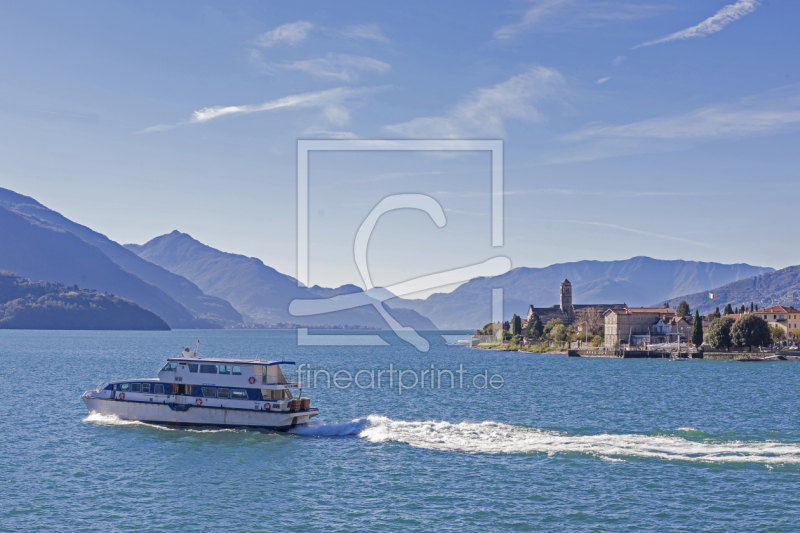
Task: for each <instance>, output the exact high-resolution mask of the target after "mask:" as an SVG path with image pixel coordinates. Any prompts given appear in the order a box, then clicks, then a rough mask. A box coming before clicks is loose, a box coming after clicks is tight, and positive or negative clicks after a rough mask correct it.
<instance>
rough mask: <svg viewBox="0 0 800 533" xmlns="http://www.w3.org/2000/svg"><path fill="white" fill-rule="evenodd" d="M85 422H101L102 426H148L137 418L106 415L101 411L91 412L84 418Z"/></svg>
mask: <svg viewBox="0 0 800 533" xmlns="http://www.w3.org/2000/svg"><path fill="white" fill-rule="evenodd" d="M83 421H84V422H89V423H92V424H99V425H101V426H146V425H147V424H145V423H143V422H138V421H136V420H122V419H121V418H119V417H118V416H116V415H104V414H101V413H89V416H87V417H86V418H84V419H83Z"/></svg>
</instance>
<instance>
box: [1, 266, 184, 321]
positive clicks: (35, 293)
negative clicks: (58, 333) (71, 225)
mask: <svg viewBox="0 0 800 533" xmlns="http://www.w3.org/2000/svg"><path fill="white" fill-rule="evenodd" d="M0 329H43V330H49V329H58V330H76V329H78V330H109V329H110V330H169V326H168V325H167V323H166V322H164V321H163V320H162V319H161V318H160V317H159V316H158V315H156V314H155V313H153V312H152V311H148V310H147V309H144V308H142V307H139V306H138V305H136V304H135V303H133V302H131V301H130V300H126V299H124V298H120V297H119V296H114V295H113V294H100V293H98V292H96V291H94V290H89V289H79V288H76V287H74V286H73V287H67V286H65V285H62V284H60V283H49V282H33V281H30V280H28V279H25V278H22V277H20V276H17V275H16V274H13V273H11V272H8V271H3V270H0Z"/></svg>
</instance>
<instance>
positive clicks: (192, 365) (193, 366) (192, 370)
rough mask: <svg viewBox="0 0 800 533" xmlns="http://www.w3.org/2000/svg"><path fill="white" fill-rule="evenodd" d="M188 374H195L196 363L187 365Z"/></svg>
mask: <svg viewBox="0 0 800 533" xmlns="http://www.w3.org/2000/svg"><path fill="white" fill-rule="evenodd" d="M189 372H197V363H189Z"/></svg>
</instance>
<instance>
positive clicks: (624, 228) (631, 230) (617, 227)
mask: <svg viewBox="0 0 800 533" xmlns="http://www.w3.org/2000/svg"><path fill="white" fill-rule="evenodd" d="M548 222H555V223H559V224H563V223H568V224H581V225H584V226H595V227H599V228H608V229H614V230H618V231H624V232H626V233H634V234H636V235H643V236H646V237H656V238H659V239H666V240H670V241H678V242H683V243H687V244H693V245H695V246H702V247H704V248H715V246H713V245H711V244H708V243H705V242H700V241H695V240H692V239H686V238H684V237H678V236H677V235H670V234H668V233H656V232H654V231H647V230H642V229H637V228H629V227H627V226H620V225H619V224H609V223H606V222H593V221H584V220H549V221H548Z"/></svg>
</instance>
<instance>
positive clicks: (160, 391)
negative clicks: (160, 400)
mask: <svg viewBox="0 0 800 533" xmlns="http://www.w3.org/2000/svg"><path fill="white" fill-rule="evenodd" d="M153 389H154V390H153V393H154V394H164V385H159V384H157V385H156V386H155V387H153Z"/></svg>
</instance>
